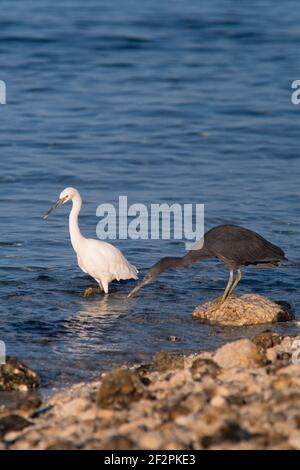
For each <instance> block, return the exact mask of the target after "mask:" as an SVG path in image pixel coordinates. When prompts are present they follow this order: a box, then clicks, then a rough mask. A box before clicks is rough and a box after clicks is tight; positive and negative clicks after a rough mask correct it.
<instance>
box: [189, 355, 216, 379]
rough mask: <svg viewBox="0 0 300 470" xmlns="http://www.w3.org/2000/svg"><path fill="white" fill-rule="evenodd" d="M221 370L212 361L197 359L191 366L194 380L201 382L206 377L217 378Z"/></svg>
mask: <svg viewBox="0 0 300 470" xmlns="http://www.w3.org/2000/svg"><path fill="white" fill-rule="evenodd" d="M220 370H221V368H220V367H219V366H218V364H216V362H214V361H212V360H211V359H202V358H198V359H196V360H195V361H194V362H193V364H192V366H191V374H192V377H193V379H194V380H201V379H202V377H203V376H204V375H210V376H211V377H217V375H218V374H219V372H220Z"/></svg>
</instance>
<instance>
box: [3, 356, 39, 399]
mask: <svg viewBox="0 0 300 470" xmlns="http://www.w3.org/2000/svg"><path fill="white" fill-rule="evenodd" d="M39 384H40V379H39V377H38V375H37V373H36V372H34V371H33V370H32V369H30V368H29V367H27V366H26V365H25V364H23V363H22V362H20V361H18V360H17V359H16V358H15V357H8V358H7V361H6V364H1V365H0V391H13V390H14V391H20V392H26V391H28V390H32V389H36V388H37V387H38V386H39Z"/></svg>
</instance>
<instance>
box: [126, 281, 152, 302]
mask: <svg viewBox="0 0 300 470" xmlns="http://www.w3.org/2000/svg"><path fill="white" fill-rule="evenodd" d="M149 282H150V279H148V280H147V281H145V279H143V280H142V281H141V282H139V283H138V285H137V286H135V287H134V288H133V289H132V291H130V292H129V294H128V296H127V298H128V299H130V298H131V297H133V296H134V295H135V294H136V293H137V292H138V291H139V290H140V289H141V288H142V287H144V286H146V285H147V284H148V283H149Z"/></svg>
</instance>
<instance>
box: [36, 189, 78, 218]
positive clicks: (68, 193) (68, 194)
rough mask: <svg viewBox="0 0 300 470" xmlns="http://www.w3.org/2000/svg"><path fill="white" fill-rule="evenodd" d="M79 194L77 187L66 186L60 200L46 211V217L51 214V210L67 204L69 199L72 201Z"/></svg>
mask: <svg viewBox="0 0 300 470" xmlns="http://www.w3.org/2000/svg"><path fill="white" fill-rule="evenodd" d="M77 194H78V191H77V189H75V188H65V189H64V190H63V191H62V192H61V193H60V195H59V198H58V200H57V201H56V203H55V204H54V205H53V206H52V207H50V209H49V210H48V211H47V212H46V214H45V215H44V219H47V217H48V216H49V215H50V214H51V212H53V211H54V209H58V208H59V207H61V206H62V205H63V204H65V203H66V202H68V201H71V200H72V199H73V198H74V197H75V196H76V195H77Z"/></svg>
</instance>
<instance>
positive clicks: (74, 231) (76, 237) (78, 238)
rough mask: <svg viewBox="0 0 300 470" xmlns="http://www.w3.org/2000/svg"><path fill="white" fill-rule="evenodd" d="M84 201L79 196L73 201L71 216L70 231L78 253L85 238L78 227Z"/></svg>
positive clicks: (73, 244)
mask: <svg viewBox="0 0 300 470" xmlns="http://www.w3.org/2000/svg"><path fill="white" fill-rule="evenodd" d="M81 205H82V200H81V197H80V195H79V194H76V196H75V197H74V198H73V199H72V210H71V212H70V215H69V230H70V236H71V243H72V246H73V248H74V251H75V252H76V253H78V250H79V248H80V246H81V242H82V240H83V236H82V235H81V232H80V228H79V225H78V215H79V212H80V209H81Z"/></svg>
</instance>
